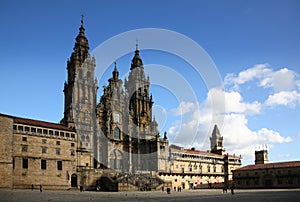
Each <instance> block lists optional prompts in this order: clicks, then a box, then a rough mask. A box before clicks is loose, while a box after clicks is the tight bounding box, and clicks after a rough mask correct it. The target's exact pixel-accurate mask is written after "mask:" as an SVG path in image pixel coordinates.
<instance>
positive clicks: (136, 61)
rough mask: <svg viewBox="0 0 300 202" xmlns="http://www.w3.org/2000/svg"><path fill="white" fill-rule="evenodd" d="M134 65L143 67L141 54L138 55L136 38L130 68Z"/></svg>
mask: <svg viewBox="0 0 300 202" xmlns="http://www.w3.org/2000/svg"><path fill="white" fill-rule="evenodd" d="M136 67H143V61H142V59H141V56H140V51H139V45H138V40H136V44H135V51H134V57H133V58H132V61H131V68H130V70H133V69H134V68H136Z"/></svg>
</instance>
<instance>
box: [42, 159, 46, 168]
mask: <svg viewBox="0 0 300 202" xmlns="http://www.w3.org/2000/svg"><path fill="white" fill-rule="evenodd" d="M41 169H42V170H46V169H47V161H46V160H44V159H42V160H41Z"/></svg>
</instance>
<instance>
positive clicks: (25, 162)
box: [22, 159, 28, 168]
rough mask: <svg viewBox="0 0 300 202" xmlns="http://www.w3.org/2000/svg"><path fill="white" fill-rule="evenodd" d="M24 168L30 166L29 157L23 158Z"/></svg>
mask: <svg viewBox="0 0 300 202" xmlns="http://www.w3.org/2000/svg"><path fill="white" fill-rule="evenodd" d="M22 168H28V159H23V161H22Z"/></svg>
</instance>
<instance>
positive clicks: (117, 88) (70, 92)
mask: <svg viewBox="0 0 300 202" xmlns="http://www.w3.org/2000/svg"><path fill="white" fill-rule="evenodd" d="M67 71H68V73H67V76H68V78H67V81H66V82H65V85H64V95H65V112H64V117H63V119H62V120H61V123H62V124H63V125H65V126H67V127H71V128H72V127H73V128H75V129H76V131H77V133H78V136H79V137H80V139H81V148H82V149H83V150H86V151H89V152H90V153H92V155H93V157H94V161H93V164H94V165H93V166H94V168H110V169H114V170H118V171H122V172H129V173H136V172H140V171H156V170H157V169H158V161H159V160H160V157H159V156H158V154H159V152H158V148H160V147H165V146H167V145H168V140H167V137H166V134H165V135H164V138H160V135H159V131H158V129H157V127H158V124H157V122H156V121H155V119H153V115H152V106H153V103H154V102H153V98H152V95H151V93H150V78H149V76H148V77H146V75H145V72H144V67H143V61H142V59H141V57H140V53H139V49H138V44H136V49H135V52H134V56H133V58H132V61H131V66H130V73H129V76H128V78H126V79H125V81H124V83H123V81H122V80H121V79H120V78H119V71H118V68H117V64H116V62H115V63H114V70H113V72H112V76H111V78H109V79H108V84H107V85H106V86H104V87H103V94H102V96H101V97H100V101H99V103H97V90H98V86H97V79H94V78H95V75H94V71H95V58H94V57H92V56H91V55H90V53H89V44H88V39H87V37H86V36H85V28H84V24H83V20H81V26H80V28H79V34H78V35H77V37H76V42H75V46H74V49H73V53H72V55H71V57H70V59H69V60H68V62H67Z"/></svg>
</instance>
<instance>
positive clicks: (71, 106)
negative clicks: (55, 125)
mask: <svg viewBox="0 0 300 202" xmlns="http://www.w3.org/2000/svg"><path fill="white" fill-rule="evenodd" d="M94 71H95V58H94V57H92V56H91V55H90V53H89V44H88V39H87V37H86V36H85V28H84V23H83V16H82V19H81V26H80V28H79V33H78V35H77V37H76V41H75V45H74V48H73V52H72V54H71V57H70V59H69V60H68V62H67V77H68V78H67V81H65V84H64V95H65V105H64V117H63V119H62V120H61V123H62V124H64V125H66V126H67V127H70V128H75V129H76V131H77V133H78V136H79V137H80V140H81V147H82V148H84V149H86V150H88V151H90V152H93V148H94V145H93V139H94V135H95V132H96V115H95V108H96V96H97V89H98V86H97V80H95V79H94V78H95V76H94ZM92 164H93V163H92V162H91V163H90V165H92Z"/></svg>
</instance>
